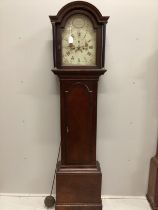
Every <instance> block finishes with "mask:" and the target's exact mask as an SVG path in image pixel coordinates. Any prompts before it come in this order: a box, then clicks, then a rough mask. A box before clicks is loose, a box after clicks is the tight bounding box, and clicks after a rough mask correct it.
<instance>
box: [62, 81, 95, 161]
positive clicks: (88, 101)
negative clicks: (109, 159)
mask: <svg viewBox="0 0 158 210" xmlns="http://www.w3.org/2000/svg"><path fill="white" fill-rule="evenodd" d="M93 97H94V95H93V91H91V90H89V88H88V86H87V85H86V84H84V83H82V82H76V83H75V84H71V85H70V87H69V88H68V90H66V91H64V107H63V109H64V115H65V121H64V122H65V123H64V131H65V132H64V133H65V134H64V139H63V141H64V148H62V149H64V151H63V153H65V154H64V160H62V162H64V164H70V165H71V164H72V165H73V164H77V165H81V164H82V165H89V164H94V163H95V149H94V148H93V145H95V142H94V139H95V137H94V136H93V134H94V133H93V123H94V118H93V111H94V110H93V102H94V101H93Z"/></svg>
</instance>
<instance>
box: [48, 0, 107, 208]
mask: <svg viewBox="0 0 158 210" xmlns="http://www.w3.org/2000/svg"><path fill="white" fill-rule="evenodd" d="M108 18H109V17H108V16H102V15H101V13H100V12H99V10H98V9H97V8H96V7H95V6H93V5H92V4H90V3H87V2H83V1H75V2H71V3H69V4H67V5H65V6H64V7H63V8H62V9H61V10H60V11H59V12H58V14H57V15H56V16H50V20H51V23H52V27H53V55H54V58H53V60H54V69H53V70H52V71H53V72H54V73H55V74H56V75H58V77H59V80H60V104H61V161H59V162H58V164H57V166H56V167H57V168H56V205H55V208H56V210H82V209H83V210H101V209H102V202H101V176H102V174H101V169H100V165H99V162H98V161H96V123H97V84H98V79H99V76H100V75H102V74H104V73H105V71H106V70H105V69H104V57H105V32H106V23H107V20H108Z"/></svg>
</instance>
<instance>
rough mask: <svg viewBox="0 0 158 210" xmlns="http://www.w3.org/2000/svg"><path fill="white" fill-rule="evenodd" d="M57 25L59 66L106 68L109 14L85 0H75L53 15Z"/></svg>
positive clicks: (55, 38) (55, 40) (56, 59)
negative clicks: (106, 37)
mask: <svg viewBox="0 0 158 210" xmlns="http://www.w3.org/2000/svg"><path fill="white" fill-rule="evenodd" d="M49 18H50V20H51V23H52V28H53V60H54V67H55V68H57V69H75V68H76V69H102V68H104V63H105V35H106V23H107V21H108V19H109V16H102V14H101V13H100V11H99V10H98V9H97V8H96V7H95V6H94V5H92V4H90V3H88V2H85V1H74V2H71V3H68V4H66V5H65V6H64V7H62V8H61V9H60V10H59V12H58V13H57V15H56V16H49Z"/></svg>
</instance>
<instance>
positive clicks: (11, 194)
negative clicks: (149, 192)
mask: <svg viewBox="0 0 158 210" xmlns="http://www.w3.org/2000/svg"><path fill="white" fill-rule="evenodd" d="M48 195H49V194H27V193H0V197H1V196H6V197H7V196H8V197H43V198H44V197H46V196H48ZM53 196H55V194H53ZM101 198H102V199H143V200H146V196H121V195H102V196H101Z"/></svg>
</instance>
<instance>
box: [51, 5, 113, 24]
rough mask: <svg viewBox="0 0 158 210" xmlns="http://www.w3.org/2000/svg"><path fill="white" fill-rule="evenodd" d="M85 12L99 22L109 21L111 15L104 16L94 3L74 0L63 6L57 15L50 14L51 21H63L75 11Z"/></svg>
mask: <svg viewBox="0 0 158 210" xmlns="http://www.w3.org/2000/svg"><path fill="white" fill-rule="evenodd" d="M78 11H80V12H85V13H87V14H88V13H89V14H90V15H92V16H93V17H94V19H95V20H96V21H97V22H98V23H102V24H103V23H107V21H108V19H109V16H102V14H101V13H100V11H99V10H98V9H97V8H96V7H95V6H94V5H92V4H90V3H88V2H85V1H74V2H70V3H68V4H66V5H65V6H64V7H62V8H61V9H60V10H59V12H58V14H57V15H56V16H49V18H50V20H51V22H52V23H53V22H55V23H61V22H62V20H63V18H64V17H66V16H67V15H68V14H70V13H73V12H78Z"/></svg>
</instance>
